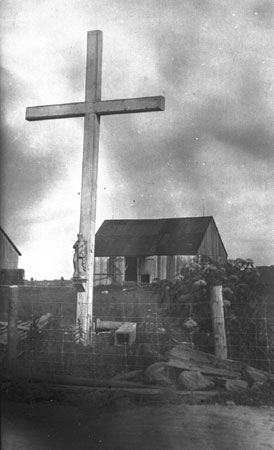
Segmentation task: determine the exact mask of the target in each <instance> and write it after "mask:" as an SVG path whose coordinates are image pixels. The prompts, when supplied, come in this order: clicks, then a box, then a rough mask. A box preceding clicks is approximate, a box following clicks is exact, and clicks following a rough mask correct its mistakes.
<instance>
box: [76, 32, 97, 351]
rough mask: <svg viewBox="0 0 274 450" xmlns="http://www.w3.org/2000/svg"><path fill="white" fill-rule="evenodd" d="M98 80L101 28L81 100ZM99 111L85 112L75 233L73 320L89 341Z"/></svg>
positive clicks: (93, 40) (91, 38) (93, 92)
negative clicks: (78, 265)
mask: <svg viewBox="0 0 274 450" xmlns="http://www.w3.org/2000/svg"><path fill="white" fill-rule="evenodd" d="M101 83H102V32H101V31H95V32H94V31H93V32H92V31H90V32H88V38H87V66H86V93H85V102H86V103H92V104H94V103H95V102H100V100H101ZM99 133H100V115H99V114H98V115H97V114H96V113H95V112H89V113H87V114H85V120H84V144H83V160H82V189H81V207H80V225H79V233H80V234H82V235H83V239H84V241H85V242H86V246H87V248H86V250H87V257H86V280H87V281H86V282H84V283H83V289H84V291H83V292H78V293H77V324H79V325H80V326H81V327H82V330H83V332H84V336H85V341H86V343H90V344H91V343H92V309H93V273H94V268H93V267H94V248H95V226H96V198H97V177H98V156H99Z"/></svg>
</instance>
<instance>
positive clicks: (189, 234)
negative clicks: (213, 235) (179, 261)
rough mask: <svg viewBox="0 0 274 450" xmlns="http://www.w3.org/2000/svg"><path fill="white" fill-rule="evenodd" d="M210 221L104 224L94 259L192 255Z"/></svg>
mask: <svg viewBox="0 0 274 450" xmlns="http://www.w3.org/2000/svg"><path fill="white" fill-rule="evenodd" d="M211 220H213V217H212V216H207V217H184V218H173V219H138V220H105V221H104V222H103V224H102V225H101V227H100V228H99V230H98V231H97V233H96V239H95V256H137V255H138V256H145V255H195V254H197V253H198V250H199V247H200V245H201V243H202V240H203V237H204V235H205V232H206V230H207V227H208V225H209V223H210V221H211Z"/></svg>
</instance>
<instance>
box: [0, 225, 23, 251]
mask: <svg viewBox="0 0 274 450" xmlns="http://www.w3.org/2000/svg"><path fill="white" fill-rule="evenodd" d="M0 231H1V233H2V234H3V235H4V236H5V238H6V239H7V240H8V241H9V243H10V244H11V245H12V246H13V248H14V250H15V251H16V252H17V253H18V255H19V256H22V255H21V253H20V252H19V250H18V248H17V247H16V246H15V245H14V243H13V242H12V240H11V239H10V238H9V236H8V235H7V233H5V231H4V230H3V228H2V227H0Z"/></svg>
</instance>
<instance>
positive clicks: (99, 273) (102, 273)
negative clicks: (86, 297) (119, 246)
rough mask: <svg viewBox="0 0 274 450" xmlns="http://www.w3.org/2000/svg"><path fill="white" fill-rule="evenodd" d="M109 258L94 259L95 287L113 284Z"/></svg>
mask: <svg viewBox="0 0 274 450" xmlns="http://www.w3.org/2000/svg"><path fill="white" fill-rule="evenodd" d="M108 261H109V258H107V257H100V258H99V257H95V258H94V286H98V285H100V284H102V285H108V284H111V277H110V274H109V272H108Z"/></svg>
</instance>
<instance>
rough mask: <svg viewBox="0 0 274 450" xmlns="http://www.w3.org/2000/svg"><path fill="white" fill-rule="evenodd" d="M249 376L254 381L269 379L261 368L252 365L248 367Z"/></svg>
mask: <svg viewBox="0 0 274 450" xmlns="http://www.w3.org/2000/svg"><path fill="white" fill-rule="evenodd" d="M246 374H247V378H248V379H249V380H250V381H251V382H252V383H258V382H259V383H265V382H267V380H268V377H267V375H266V374H265V373H263V372H262V371H261V370H256V369H253V368H252V367H248V368H247V369H246Z"/></svg>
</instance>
